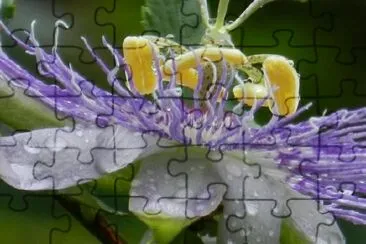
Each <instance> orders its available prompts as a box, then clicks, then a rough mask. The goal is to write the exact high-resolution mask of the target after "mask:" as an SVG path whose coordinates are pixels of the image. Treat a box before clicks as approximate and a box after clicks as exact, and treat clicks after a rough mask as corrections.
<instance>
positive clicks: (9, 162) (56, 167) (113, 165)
mask: <svg viewBox="0 0 366 244" xmlns="http://www.w3.org/2000/svg"><path fill="white" fill-rule="evenodd" d="M154 150H159V148H158V146H156V139H154V138H153V137H152V136H148V135H144V136H142V135H141V134H137V133H135V132H132V131H129V130H127V129H125V128H123V127H121V126H115V127H112V126H111V127H107V128H99V127H97V126H94V125H90V126H85V127H81V126H79V127H76V129H74V130H71V129H70V128H50V129H41V130H34V131H31V132H28V133H20V134H16V135H14V136H11V137H1V138H0V177H1V178H2V179H3V180H4V181H6V182H7V183H8V184H10V185H12V186H13V187H15V188H18V189H24V190H43V189H62V188H66V187H68V186H71V185H75V184H77V183H78V182H81V181H84V182H85V181H87V180H91V179H96V178H98V177H99V176H101V175H102V174H104V173H106V172H112V171H115V170H118V169H120V168H123V167H125V166H126V165H127V164H129V163H131V162H133V161H134V160H136V159H137V158H138V157H143V156H144V155H146V154H149V153H152V152H154Z"/></svg>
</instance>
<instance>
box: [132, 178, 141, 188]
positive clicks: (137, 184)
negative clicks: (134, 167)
mask: <svg viewBox="0 0 366 244" xmlns="http://www.w3.org/2000/svg"><path fill="white" fill-rule="evenodd" d="M131 185H132V186H134V187H136V186H140V185H141V181H139V180H133V181H132V183H131Z"/></svg>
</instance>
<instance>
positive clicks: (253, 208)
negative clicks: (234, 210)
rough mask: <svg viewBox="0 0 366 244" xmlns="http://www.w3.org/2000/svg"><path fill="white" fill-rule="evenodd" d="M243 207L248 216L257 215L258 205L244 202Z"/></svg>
mask: <svg viewBox="0 0 366 244" xmlns="http://www.w3.org/2000/svg"><path fill="white" fill-rule="evenodd" d="M245 207H246V210H247V212H248V214H249V215H253V216H254V215H256V214H257V213H258V204H256V203H254V202H246V203H245Z"/></svg>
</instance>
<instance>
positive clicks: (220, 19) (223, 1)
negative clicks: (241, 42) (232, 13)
mask: <svg viewBox="0 0 366 244" xmlns="http://www.w3.org/2000/svg"><path fill="white" fill-rule="evenodd" d="M229 2H230V0H220V2H219V7H218V9H217V17H216V23H215V29H217V30H219V29H221V28H222V27H223V26H224V23H225V17H226V13H227V8H228V6H229Z"/></svg>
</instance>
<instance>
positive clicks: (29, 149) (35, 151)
mask: <svg viewBox="0 0 366 244" xmlns="http://www.w3.org/2000/svg"><path fill="white" fill-rule="evenodd" d="M24 150H26V151H27V152H29V153H30V154H38V153H40V152H41V149H39V148H37V147H30V146H28V145H24Z"/></svg>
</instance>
